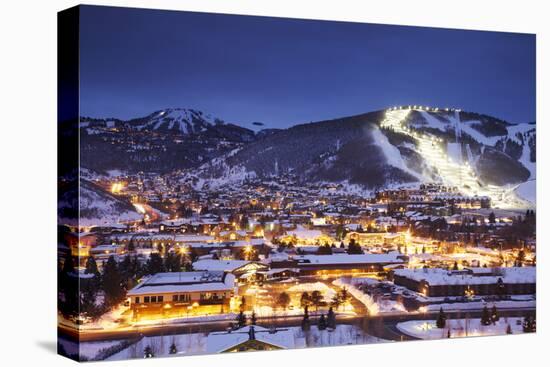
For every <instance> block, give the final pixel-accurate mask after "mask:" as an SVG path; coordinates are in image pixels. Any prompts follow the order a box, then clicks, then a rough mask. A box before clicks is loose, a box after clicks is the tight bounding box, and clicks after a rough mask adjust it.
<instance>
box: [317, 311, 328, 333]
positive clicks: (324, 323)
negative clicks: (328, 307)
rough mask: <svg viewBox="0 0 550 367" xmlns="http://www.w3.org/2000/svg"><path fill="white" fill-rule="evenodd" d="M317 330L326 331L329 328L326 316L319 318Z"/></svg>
mask: <svg viewBox="0 0 550 367" xmlns="http://www.w3.org/2000/svg"><path fill="white" fill-rule="evenodd" d="M317 328H318V329H319V330H325V329H326V328H327V319H326V318H325V315H324V314H323V315H321V317H320V318H319V324H318V325H317Z"/></svg>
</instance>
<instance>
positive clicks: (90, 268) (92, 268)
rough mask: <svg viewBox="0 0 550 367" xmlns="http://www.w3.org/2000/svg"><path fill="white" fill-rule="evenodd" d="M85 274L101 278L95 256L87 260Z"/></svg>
mask: <svg viewBox="0 0 550 367" xmlns="http://www.w3.org/2000/svg"><path fill="white" fill-rule="evenodd" d="M84 273H86V274H93V275H97V276H98V277H99V275H100V274H99V270H98V269H97V263H96V262H95V259H94V258H93V256H89V257H88V259H87V260H86V269H85V270H84Z"/></svg>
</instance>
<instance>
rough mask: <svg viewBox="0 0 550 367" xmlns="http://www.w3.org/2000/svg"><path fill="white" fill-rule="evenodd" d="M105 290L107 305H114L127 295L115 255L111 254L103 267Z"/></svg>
mask: <svg viewBox="0 0 550 367" xmlns="http://www.w3.org/2000/svg"><path fill="white" fill-rule="evenodd" d="M102 286H103V292H104V293H105V303H106V304H107V306H110V307H112V306H114V305H116V304H118V303H120V302H121V301H122V300H123V299H124V297H126V290H125V289H124V288H123V286H122V277H121V275H120V272H119V270H118V264H117V262H116V260H115V258H114V256H109V259H108V260H107V263H106V264H105V267H104V268H103V282H102Z"/></svg>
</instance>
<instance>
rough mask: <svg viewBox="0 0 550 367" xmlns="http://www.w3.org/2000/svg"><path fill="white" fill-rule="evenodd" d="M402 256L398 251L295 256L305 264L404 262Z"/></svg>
mask: <svg viewBox="0 0 550 367" xmlns="http://www.w3.org/2000/svg"><path fill="white" fill-rule="evenodd" d="M399 256H402V255H401V254H399V253H398V252H390V253H388V254H361V255H348V254H333V255H301V256H294V259H295V260H298V262H299V265H300V263H304V264H323V265H326V264H378V263H403V259H401V258H399Z"/></svg>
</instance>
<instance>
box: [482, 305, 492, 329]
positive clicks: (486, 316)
mask: <svg viewBox="0 0 550 367" xmlns="http://www.w3.org/2000/svg"><path fill="white" fill-rule="evenodd" d="M481 325H485V326H487V325H491V315H490V313H489V309H488V308H487V306H485V307H483V312H482V313H481Z"/></svg>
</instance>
